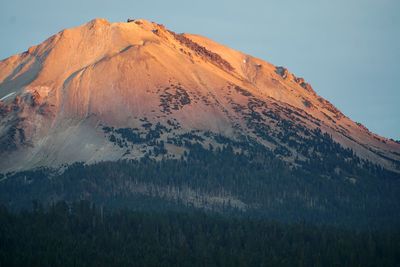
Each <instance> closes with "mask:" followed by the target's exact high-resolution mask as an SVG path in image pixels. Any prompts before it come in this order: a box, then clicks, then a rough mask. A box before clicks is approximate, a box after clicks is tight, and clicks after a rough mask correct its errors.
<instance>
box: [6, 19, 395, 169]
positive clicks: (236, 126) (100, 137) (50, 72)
mask: <svg viewBox="0 0 400 267" xmlns="http://www.w3.org/2000/svg"><path fill="white" fill-rule="evenodd" d="M338 86H341V85H339V84H338ZM0 99H1V100H0V170H1V172H3V173H6V172H10V171H21V170H27V169H32V168H36V167H42V166H48V167H49V166H50V167H59V166H63V165H65V164H71V163H73V162H78V161H79V162H84V163H88V164H91V163H95V162H100V161H117V160H120V159H138V158H142V157H144V156H146V157H150V158H155V159H162V158H181V157H185V155H186V153H187V152H188V150H189V147H190V146H191V145H193V144H194V143H198V144H200V145H201V146H202V147H204V148H206V149H209V148H222V147H224V144H225V143H226V140H229V142H230V143H231V144H232V145H233V148H234V150H235V151H237V152H244V153H245V152H246V151H245V150H246V148H245V147H244V146H242V145H240V144H243V143H246V142H247V143H254V144H259V145H262V146H263V147H265V148H266V149H267V150H268V151H271V152H273V153H274V155H275V156H276V157H277V158H280V159H282V160H283V161H284V162H287V163H288V164H289V166H293V167H296V166H301V165H302V164H303V163H305V162H309V161H310V159H314V158H316V157H319V156H321V157H323V155H322V154H323V153H324V152H321V151H323V150H322V149H321V146H323V144H322V143H319V142H318V140H322V139H321V138H323V137H324V136H325V137H329V138H331V139H332V140H333V141H334V142H335V143H337V144H339V145H340V147H341V148H343V149H344V150H345V151H347V152H348V153H347V154H346V155H344V156H343V157H344V160H346V157H348V158H349V160H350V158H352V157H353V156H356V157H357V158H360V159H361V161H360V162H359V163H358V164H360V165H362V164H363V162H369V163H372V164H376V165H379V166H381V167H383V168H385V169H387V170H389V171H393V172H397V173H398V172H400V144H399V143H396V142H394V141H393V140H389V139H386V138H384V137H380V136H378V135H376V134H374V133H371V132H370V131H368V129H366V128H365V127H364V126H362V125H361V124H358V123H356V122H354V121H352V120H351V119H350V118H348V117H346V116H345V115H344V114H343V113H341V112H340V111H339V110H338V109H336V108H335V107H334V106H333V105H332V104H331V103H330V102H329V101H327V100H325V99H323V98H322V97H320V96H318V95H317V93H316V92H315V91H314V90H313V88H312V87H311V85H310V84H308V83H307V82H306V81H305V80H304V79H303V78H300V77H296V76H295V75H294V74H292V73H290V72H289V71H288V70H287V69H285V68H284V67H277V66H274V65H272V64H270V63H267V62H265V61H263V60H261V59H258V58H254V57H252V56H250V55H246V54H244V53H241V52H239V51H235V50H233V49H230V48H228V47H225V46H223V45H220V44H218V43H215V42H213V41H212V40H209V39H207V38H205V37H202V36H198V35H192V34H177V33H174V32H172V31H170V30H168V29H166V28H165V27H164V26H163V25H160V24H156V23H152V22H149V21H146V20H134V21H132V22H130V23H110V22H108V21H106V20H104V19H95V20H92V21H90V22H89V23H87V24H84V25H82V26H79V27H76V28H72V29H66V30H63V31H61V32H59V33H57V34H56V35H54V36H52V37H50V38H49V39H47V40H46V41H44V42H43V43H41V44H39V45H37V46H33V47H30V48H29V49H28V50H27V51H26V52H24V53H21V54H18V55H14V56H11V57H9V58H7V59H5V60H3V61H1V62H0ZM338 153H339V152H338ZM340 171H341V170H340V168H338V170H337V172H339V173H340Z"/></svg>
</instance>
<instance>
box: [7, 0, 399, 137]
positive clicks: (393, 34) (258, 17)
mask: <svg viewBox="0 0 400 267" xmlns="http://www.w3.org/2000/svg"><path fill="white" fill-rule="evenodd" d="M95 17H103V18H106V19H108V20H110V21H125V20H126V19H127V18H128V17H132V18H145V19H148V20H152V21H156V22H158V23H162V24H165V25H166V26H167V27H168V28H170V29H172V30H174V31H176V32H190V33H197V34H201V35H205V36H207V37H210V38H211V39H214V40H216V41H218V42H220V43H223V44H225V45H228V46H230V47H232V48H235V49H238V50H241V51H243V52H245V53H247V54H251V55H253V56H256V57H259V58H262V59H264V60H267V61H269V62H271V63H273V64H275V65H282V66H286V67H287V68H288V69H289V70H290V71H291V72H293V73H294V74H296V75H297V76H303V77H304V78H305V79H306V80H307V81H308V82H309V83H311V85H312V86H313V88H314V89H315V90H316V91H317V93H318V94H319V95H321V96H323V97H325V98H326V99H328V100H329V101H331V102H332V103H333V104H334V105H336V106H337V107H338V108H339V109H340V110H342V111H343V112H344V113H345V114H346V115H347V116H349V117H350V118H352V119H353V120H355V121H358V122H361V123H363V124H364V125H366V126H367V127H368V128H369V129H370V130H372V131H373V132H376V133H378V134H381V135H384V136H386V137H391V138H394V139H400V87H399V84H400V1H399V0H374V1H372V0H335V1H332V0H302V1H299V0H274V1H272V0H270V1H267V0H262V1H261V0H260V1H251V0H247V1H243V0H240V1H234V0H229V1H217V0H203V1H199V0H197V1H189V0H186V1H173V0H168V1H167V0H164V1H156V0H151V1H149V0H141V1H136V0H130V1H129V0H107V1H104V0H69V1H55V0H35V1H32V0H25V1H22V0H0V36H1V42H0V58H1V59H3V58H6V57H8V56H10V55H13V54H15V53H19V52H22V51H24V50H26V49H27V48H28V47H29V46H32V45H35V44H38V43H40V42H42V41H43V40H45V39H46V38H48V37H50V35H52V34H54V33H57V32H58V31H60V30H61V29H63V28H69V27H73V26H78V25H80V24H82V23H85V22H87V21H89V20H91V19H93V18H95Z"/></svg>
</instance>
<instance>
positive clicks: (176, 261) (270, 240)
mask: <svg viewBox="0 0 400 267" xmlns="http://www.w3.org/2000/svg"><path fill="white" fill-rule="evenodd" d="M0 240H1V242H0V266H9V267H12V266H52V267H55V266H398V265H399V264H400V232H399V231H395V232H371V231H369V232H367V231H365V232H364V231H361V232H357V231H350V230H341V229H339V228H332V227H321V226H318V227H317V226H312V225H307V224H305V223H299V224H282V223H277V222H271V221H266V220H257V219H245V218H238V217H237V218H227V217H223V216H220V215H216V214H210V213H208V214H206V213H203V212H179V213H177V212H165V213H160V212H159V213H157V212H152V213H149V212H133V211H128V210H119V211H113V212H110V211H107V210H104V209H103V208H102V207H96V206H95V205H94V204H91V203H89V202H87V201H80V202H74V203H72V204H67V203H65V202H58V203H56V204H54V205H51V206H50V207H48V208H46V209H44V208H42V207H41V206H40V205H38V204H37V203H36V204H35V206H34V208H33V209H32V210H31V211H29V212H27V211H23V212H20V213H12V212H9V211H8V210H7V209H6V208H5V207H4V206H2V207H1V208H0Z"/></svg>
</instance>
